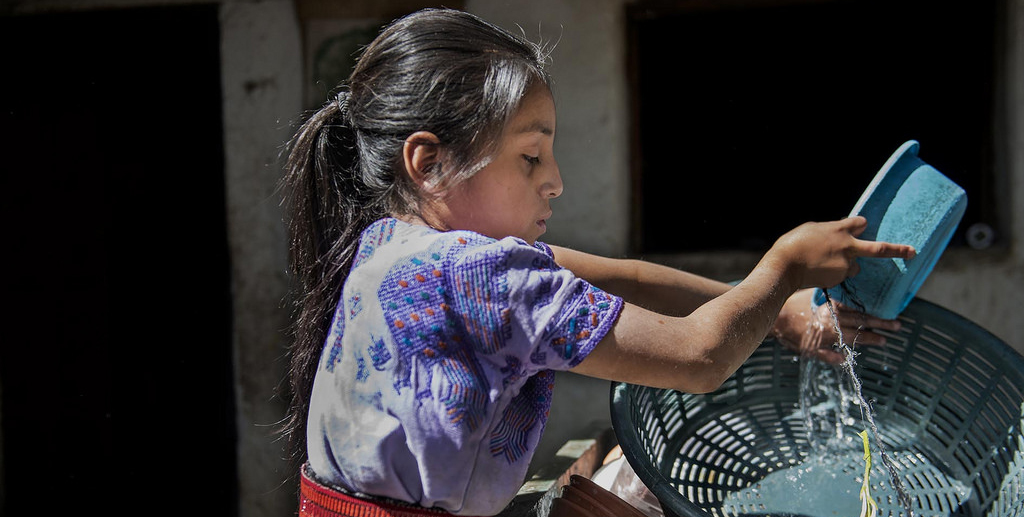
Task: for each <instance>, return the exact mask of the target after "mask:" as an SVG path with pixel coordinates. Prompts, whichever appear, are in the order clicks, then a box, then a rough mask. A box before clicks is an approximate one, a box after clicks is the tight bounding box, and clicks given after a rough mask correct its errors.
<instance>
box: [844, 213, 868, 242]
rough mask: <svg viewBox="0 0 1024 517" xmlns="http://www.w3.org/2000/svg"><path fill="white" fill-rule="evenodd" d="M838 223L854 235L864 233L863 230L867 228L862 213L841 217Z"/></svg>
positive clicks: (866, 222)
mask: <svg viewBox="0 0 1024 517" xmlns="http://www.w3.org/2000/svg"><path fill="white" fill-rule="evenodd" d="M839 224H840V225H841V226H842V228H843V229H844V230H846V231H847V232H849V233H850V235H853V236H854V237H856V236H858V235H860V234H862V233H864V230H866V229H867V228H868V220H867V219H866V218H865V217H864V216H862V215H855V216H853V217H847V218H846V219H841V220H840V221H839Z"/></svg>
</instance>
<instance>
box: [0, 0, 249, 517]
mask: <svg viewBox="0 0 1024 517" xmlns="http://www.w3.org/2000/svg"><path fill="white" fill-rule="evenodd" d="M218 30H219V29H218V17H217V7H216V6H215V5H212V6H199V7H185V8H181V7H177V8H173V9H160V8H147V9H145V10H116V11H109V12H87V13H77V14H61V15H41V16H30V17H29V16H14V17H3V18H0V48H2V49H3V51H2V52H3V56H4V57H3V60H2V63H3V65H2V67H3V75H4V79H3V80H2V81H0V103H2V109H0V142H3V143H2V146H3V150H4V153H3V154H4V169H5V170H4V172H3V176H2V177H3V179H2V180H0V181H2V187H0V192H2V193H3V202H2V207H3V208H2V214H3V221H4V224H3V229H4V230H3V232H4V235H3V241H4V246H3V247H4V250H5V251H4V252H3V256H4V260H3V266H4V267H3V274H2V287H0V292H2V293H3V297H4V301H3V309H2V311H0V317H2V320H0V333H2V334H0V341H2V347H0V379H2V382H3V386H2V388H3V392H2V395H3V400H2V402H3V405H2V412H3V413H2V415H3V419H2V422H3V445H4V450H3V459H4V470H5V471H4V485H3V486H2V487H0V492H2V493H3V494H4V499H5V508H4V509H3V510H4V511H3V513H4V514H5V515H29V514H54V513H58V512H57V511H56V509H57V508H61V509H64V510H65V512H59V513H79V512H80V511H82V510H83V509H92V508H96V509H100V510H106V511H107V513H114V514H129V513H137V514H141V515H164V514H166V515H171V514H188V515H193V514H202V515H231V514H235V513H237V509H236V507H237V495H236V493H235V486H234V484H235V477H236V476H235V452H234V451H235V440H234V428H235V424H234V418H235V412H234V407H233V402H232V401H233V398H232V397H233V395H232V388H231V382H232V380H231V341H230V340H231V328H230V325H231V323H230V321H231V319H230V318H231V300H230V285H229V270H228V267H229V264H228V247H227V237H226V231H225V222H224V221H225V214H224V206H225V205H224V174H223V162H224V159H223V149H222V138H223V136H222V128H221V120H220V113H221V95H220V68H219V67H220V62H219V48H220V47H219V46H220V41H219V34H218ZM199 502H202V503H203V504H202V505H199V504H198V503H199Z"/></svg>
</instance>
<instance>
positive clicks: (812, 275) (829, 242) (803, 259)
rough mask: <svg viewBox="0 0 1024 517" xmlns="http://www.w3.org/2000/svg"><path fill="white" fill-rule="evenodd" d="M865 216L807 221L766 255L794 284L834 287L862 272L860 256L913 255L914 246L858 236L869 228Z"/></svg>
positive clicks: (778, 242)
mask: <svg viewBox="0 0 1024 517" xmlns="http://www.w3.org/2000/svg"><path fill="white" fill-rule="evenodd" d="M867 224H868V223H867V220H866V219H864V218H863V217H861V216H856V217H850V218H847V219H843V220H840V221H833V222H828V223H805V224H803V225H800V226H798V227H797V228H795V229H793V230H791V231H790V232H788V233H786V234H785V235H783V236H782V237H780V238H779V240H778V241H776V242H775V245H774V246H772V249H770V250H769V251H768V254H767V255H765V260H767V261H768V263H769V264H774V265H775V266H776V267H779V268H782V269H781V270H782V271H784V272H785V273H786V275H787V276H788V277H789V278H790V280H791V281H792V282H793V287H795V288H797V289H800V288H805V287H823V288H828V287H832V286H834V285H836V284H838V283H840V282H842V281H843V280H845V279H846V278H848V277H851V276H854V275H856V274H857V272H858V271H859V269H860V268H859V266H858V265H857V262H856V258H857V257H874V258H894V257H898V258H904V259H909V258H913V256H914V254H915V251H914V248H912V247H911V246H907V245H904V244H892V243H888V242H874V241H865V240H860V239H858V238H857V236H858V235H860V234H861V233H863V232H864V229H865V228H867Z"/></svg>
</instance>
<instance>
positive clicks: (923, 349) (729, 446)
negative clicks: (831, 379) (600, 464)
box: [611, 299, 1024, 517]
mask: <svg viewBox="0 0 1024 517" xmlns="http://www.w3.org/2000/svg"><path fill="white" fill-rule="evenodd" d="M900 319H901V320H902V322H903V325H902V329H901V330H900V331H899V332H898V333H888V334H886V335H887V337H888V344H887V345H886V346H885V347H859V348H858V351H859V352H861V355H860V356H858V358H857V374H858V376H859V377H860V379H861V381H862V383H863V394H864V397H865V398H866V399H867V400H868V401H870V402H871V403H872V406H873V408H874V411H875V419H876V421H877V422H878V427H879V431H880V434H881V436H882V440H883V444H884V445H885V447H886V448H887V449H888V450H906V451H910V452H911V454H910V456H909V458H911V459H910V460H909V461H907V460H904V461H903V463H902V464H901V471H902V475H903V477H904V478H905V481H906V485H907V486H908V488H909V489H910V495H911V496H912V499H913V501H914V504H915V506H916V510H915V515H917V516H923V515H964V516H972V517H1024V490H1022V484H1024V435H1022V427H1024V358H1022V357H1021V355H1020V354H1018V353H1017V352H1016V351H1014V350H1013V349H1011V348H1010V347H1009V346H1008V345H1006V343H1004V342H1002V341H1000V340H999V339H997V338H996V337H995V336H993V335H992V334H990V333H988V332H987V331H985V330H983V329H981V328H980V327H978V326H977V325H975V324H973V323H971V322H970V321H968V320H966V319H964V318H963V317H961V316H959V315H957V314H954V313H952V312H950V311H948V310H946V309H944V308H942V307H939V306H937V305H934V304H932V303H929V302H926V301H923V300H920V299H915V300H914V301H913V302H912V303H911V304H910V305H909V306H908V307H907V309H906V310H905V311H904V313H903V314H902V315H901V316H900ZM799 375H800V362H799V361H798V359H797V358H796V357H795V355H794V354H793V353H792V352H790V351H788V350H786V349H785V348H783V347H782V346H781V345H779V344H776V343H774V342H770V341H769V342H766V343H764V344H763V345H762V346H761V347H760V348H759V349H758V350H757V351H756V352H755V353H754V355H753V356H752V357H751V358H750V359H749V360H748V361H747V362H746V363H745V364H744V366H743V367H742V368H741V369H740V370H739V371H737V372H736V373H735V374H734V375H733V376H732V377H731V378H730V379H729V380H728V381H727V382H726V383H725V384H724V385H723V386H722V387H721V388H720V389H718V390H717V391H715V392H713V393H710V394H704V395H692V394H684V393H680V392H677V391H673V390H662V389H651V388H646V387H640V386H635V385H630V384H622V383H619V384H614V385H613V386H612V408H611V411H612V425H613V427H614V429H615V433H616V436H617V437H618V440H619V443H620V445H621V446H622V448H623V452H624V455H625V456H626V459H627V460H628V461H629V463H630V465H631V466H632V467H633V469H634V470H635V471H636V472H637V474H638V476H639V477H640V478H641V480H643V482H644V484H645V485H647V487H648V488H649V489H650V490H651V491H652V492H653V493H654V495H656V496H657V497H658V499H659V501H660V502H661V505H662V507H663V509H664V510H665V513H666V515H668V516H669V517H671V516H707V515H712V516H719V515H726V514H728V515H733V514H734V513H735V512H724V511H723V501H724V500H725V498H726V497H727V496H728V495H729V494H731V493H734V492H737V491H740V490H742V489H745V488H747V487H749V486H751V485H752V484H754V483H757V482H759V481H761V480H762V479H763V478H764V477H765V476H766V475H768V474H770V473H772V472H775V471H777V470H780V469H786V468H789V467H792V466H794V465H799V464H801V463H802V462H803V460H804V459H805V458H806V457H807V455H808V453H809V452H810V444H809V443H808V440H807V432H806V429H805V427H804V420H803V419H802V418H792V415H793V414H794V412H796V411H797V410H798V409H799V403H798V392H799ZM787 417H789V418H787ZM914 457H923V458H926V459H927V460H928V461H929V462H930V463H931V464H932V465H934V466H937V467H938V468H939V469H941V470H942V474H943V476H945V477H948V478H949V479H954V480H956V481H958V482H960V483H963V484H965V485H967V486H969V487H970V488H971V494H970V495H969V496H968V497H967V499H966V500H965V501H959V500H950V499H949V497H948V496H943V495H942V493H943V491H942V490H938V489H937V488H936V487H934V486H932V485H933V484H934V483H935V481H934V479H931V478H930V477H929V475H928V474H927V473H920V472H916V471H915V468H914V465H913V458H914ZM861 465H863V462H862V463H861ZM860 468H861V469H862V468H863V466H862V467H860ZM939 488H941V487H939ZM793 497H795V498H799V497H800V494H799V493H797V492H796V491H794V494H793ZM897 512H898V510H897ZM749 513H758V512H756V511H753V512H749ZM892 514H894V513H892ZM882 515H885V513H883V514H882Z"/></svg>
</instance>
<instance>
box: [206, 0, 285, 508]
mask: <svg viewBox="0 0 1024 517" xmlns="http://www.w3.org/2000/svg"><path fill="white" fill-rule="evenodd" d="M221 38H222V40H221V53H222V56H223V69H222V81H223V82H222V87H223V95H224V145H225V156H226V163H225V174H226V177H227V178H226V179H227V196H228V199H227V210H228V224H229V233H230V237H229V241H230V250H231V264H232V266H231V267H232V271H231V276H232V289H233V295H234V329H235V332H234V354H235V380H236V381H235V386H236V390H237V391H236V398H235V400H236V404H237V411H238V414H237V422H238V449H237V450H238V488H239V514H240V515H242V516H244V517H258V516H267V517H270V516H275V517H279V516H284V515H294V513H295V510H296V508H295V491H294V488H293V487H292V486H291V485H288V484H285V485H282V482H283V481H284V480H285V479H286V478H287V476H289V475H290V474H291V473H290V472H285V470H286V467H287V465H286V464H285V463H284V462H283V461H282V458H283V457H284V454H283V452H282V444H281V443H280V442H277V443H275V442H274V439H275V438H274V436H273V430H274V424H275V423H276V422H278V421H280V420H281V418H282V417H283V415H284V410H285V403H284V401H283V400H281V399H280V398H278V397H277V396H276V395H277V390H276V387H277V386H278V385H279V383H280V382H281V380H282V379H283V376H284V362H283V361H284V350H285V343H286V341H285V334H284V329H285V327H286V326H287V324H288V322H287V316H288V312H287V310H286V308H285V306H284V296H285V292H286V290H287V276H286V269H287V249H286V233H285V229H284V226H283V222H282V218H281V213H280V209H279V201H278V197H277V195H276V193H275V188H276V186H277V182H278V181H279V179H280V177H281V172H280V171H281V168H280V163H279V160H278V155H279V152H280V150H281V145H282V144H283V143H284V142H286V141H287V139H288V137H289V135H290V133H291V129H292V128H291V126H290V123H291V120H292V118H293V117H296V116H298V115H299V114H300V110H301V108H302V104H301V100H302V83H301V79H302V70H301V63H302V60H301V46H300V40H301V38H300V35H299V28H298V23H297V21H296V19H295V13H294V8H293V6H292V2H290V1H288V0H273V1H263V2H224V3H223V4H222V5H221Z"/></svg>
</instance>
